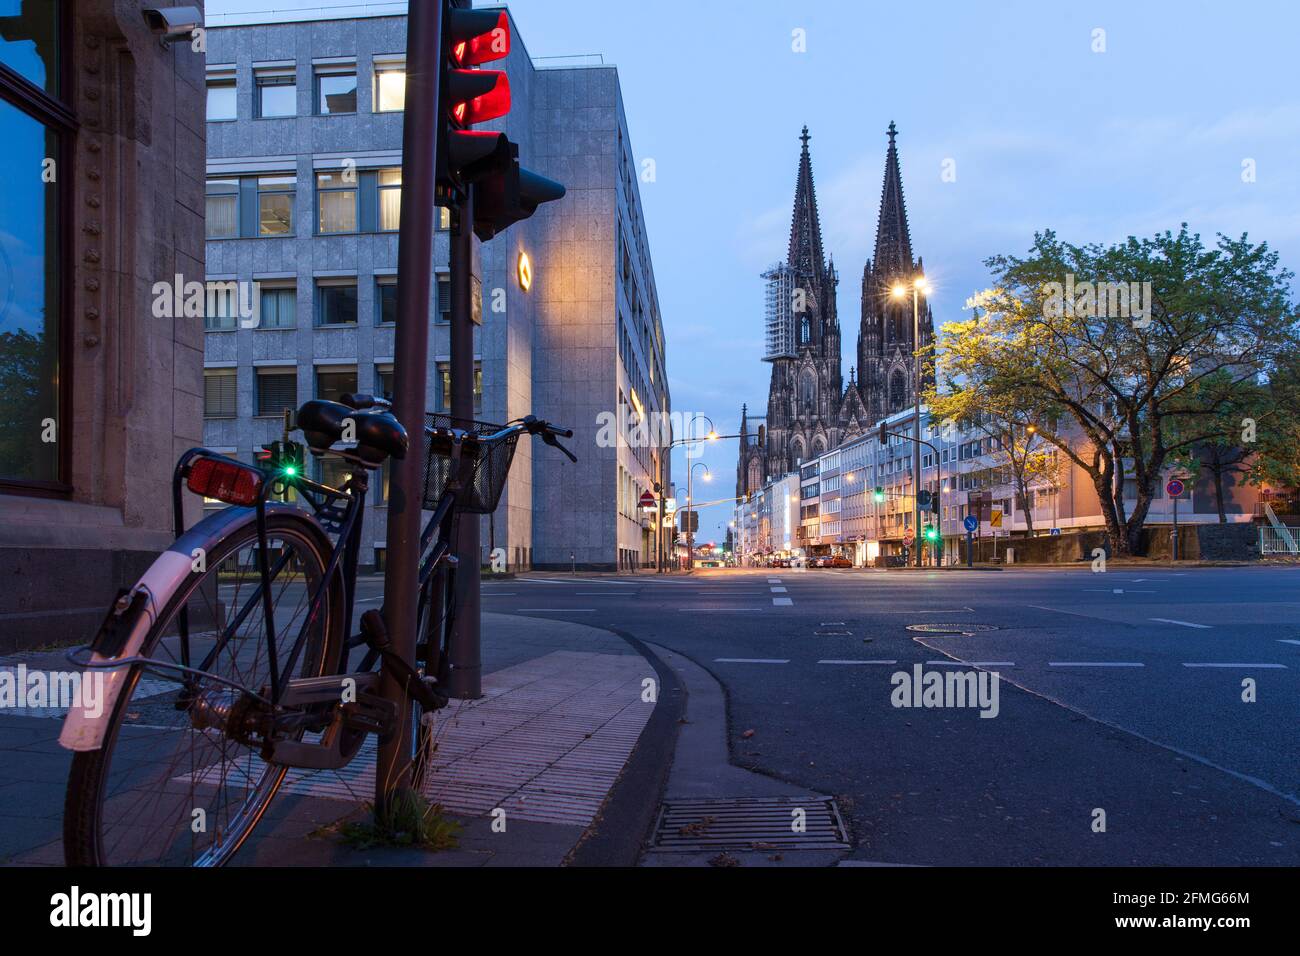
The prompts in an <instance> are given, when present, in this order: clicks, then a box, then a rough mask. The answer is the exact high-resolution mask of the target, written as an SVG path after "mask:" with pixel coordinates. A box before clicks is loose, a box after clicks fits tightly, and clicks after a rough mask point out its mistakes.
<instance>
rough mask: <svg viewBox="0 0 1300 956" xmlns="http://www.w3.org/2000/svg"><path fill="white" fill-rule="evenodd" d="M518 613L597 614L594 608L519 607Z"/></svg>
mask: <svg viewBox="0 0 1300 956" xmlns="http://www.w3.org/2000/svg"><path fill="white" fill-rule="evenodd" d="M515 610H516V611H554V612H555V613H556V614H568V613H569V612H570V611H583V612H586V611H590V612H591V613H592V614H594V613H596V609H595V608H594V607H517V608H515Z"/></svg>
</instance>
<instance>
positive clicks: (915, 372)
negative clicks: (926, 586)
mask: <svg viewBox="0 0 1300 956" xmlns="http://www.w3.org/2000/svg"><path fill="white" fill-rule="evenodd" d="M920 297H921V292H920V290H919V289H917V287H916V283H915V282H913V283H912V392H913V398H914V399H915V406H916V414H915V417H914V418H913V421H912V439H913V441H912V541H913V544H914V547H915V550H916V555H915V561H916V566H917V567H918V568H919V567H921V317H920Z"/></svg>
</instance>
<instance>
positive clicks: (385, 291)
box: [375, 276, 397, 325]
mask: <svg viewBox="0 0 1300 956" xmlns="http://www.w3.org/2000/svg"><path fill="white" fill-rule="evenodd" d="M375 307H376V310H377V313H378V314H377V316H376V318H377V321H378V322H379V324H380V325H395V324H397V277H396V276H384V277H382V278H379V279H376V280H375Z"/></svg>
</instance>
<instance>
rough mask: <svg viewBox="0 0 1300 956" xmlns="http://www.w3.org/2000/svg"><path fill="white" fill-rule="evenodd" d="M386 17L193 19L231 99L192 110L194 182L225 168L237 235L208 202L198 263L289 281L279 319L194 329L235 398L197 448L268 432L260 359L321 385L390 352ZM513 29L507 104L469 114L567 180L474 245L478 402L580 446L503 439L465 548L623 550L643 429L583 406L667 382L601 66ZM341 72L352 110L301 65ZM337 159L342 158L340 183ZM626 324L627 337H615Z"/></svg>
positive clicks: (605, 556) (651, 401)
mask: <svg viewBox="0 0 1300 956" xmlns="http://www.w3.org/2000/svg"><path fill="white" fill-rule="evenodd" d="M405 27H406V19H405V17H401V16H375V17H362V18H355V19H342V20H322V21H306V22H292V23H277V24H265V23H262V24H240V25H236V26H223V27H219V28H214V29H212V30H211V31H210V33H209V56H208V80H209V83H210V84H211V85H212V86H214V87H223V86H225V87H228V86H229V85H230V84H232V83H233V86H234V89H235V95H234V104H235V108H234V111H233V118H230V119H221V118H215V117H214V118H212V119H210V121H209V123H208V127H209V151H208V178H209V185H210V199H211V198H212V197H213V196H214V195H217V194H219V193H221V192H222V191H224V192H225V194H227V195H228V194H229V192H230V189H231V188H232V187H231V186H230V185H229V183H230V182H231V181H237V183H238V185H237V186H235V187H234V188H235V189H236V191H237V195H238V196H239V198H238V200H237V204H238V210H239V213H238V214H239V217H240V219H239V226H238V231H239V233H240V235H239V236H238V237H231V238H218V237H216V236H214V235H213V230H212V228H211V226H212V222H213V221H214V220H212V218H211V217H210V222H209V226H210V229H209V240H208V271H207V279H208V280H209V282H226V281H235V282H238V283H254V282H256V283H259V288H261V289H262V290H263V294H265V290H267V289H274V288H275V287H276V286H277V285H279V286H286V287H292V289H293V292H292V293H289V294H290V295H292V297H293V299H294V302H295V312H296V318H295V321H294V327H293V328H289V329H280V328H268V327H266V326H265V325H262V324H261V323H260V321H259V325H258V327H250V328H242V327H240V325H241V323H240V322H238V321H235V322H233V323H229V322H228V323H227V324H228V325H230V326H231V327H230V328H228V329H223V330H211V331H209V332H208V334H207V337H206V339H207V345H206V349H205V357H206V367H207V374H208V375H210V376H212V375H216V376H221V375H232V374H233V375H234V377H235V380H236V381H235V389H234V395H235V402H236V407H234V408H233V409H231V408H222V409H218V410H219V411H221V412H222V413H223V415H222V416H221V417H217V416H212V415H211V414H210V416H209V417H208V418H207V419H206V421H205V423H204V439H205V442H206V443H207V444H209V445H210V446H211V447H214V448H220V449H223V450H225V451H227V452H228V453H231V454H234V455H236V456H237V457H240V458H243V459H245V460H251V456H252V455H253V454H254V453H255V449H257V448H258V447H259V446H260V445H261V444H263V443H264V442H267V441H270V440H272V439H274V438H276V437H278V436H279V434H280V431H281V428H282V424H281V416H280V414H279V411H278V407H277V408H276V413H275V414H260V412H261V411H262V409H261V408H259V406H258V401H259V391H258V385H259V381H260V378H259V376H264V375H276V374H277V373H278V374H281V375H292V376H293V382H294V384H295V386H296V389H295V391H296V394H294V395H293V400H294V401H295V402H296V403H301V402H303V401H306V400H307V399H308V398H311V397H318V396H320V395H321V394H322V389H321V383H322V381H323V380H322V378H321V374H322V372H324V373H325V375H326V379H327V380H328V379H329V375H330V373H331V372H335V373H337V372H342V373H343V374H344V376H351V375H352V374H355V388H356V389H357V390H359V391H362V392H375V393H382V392H383V391H384V390H385V386H384V378H385V376H386V375H387V374H388V373H389V372H390V371H391V368H392V363H393V361H394V358H395V356H394V355H393V326H392V325H391V324H385V323H383V322H382V321H381V307H380V303H379V300H380V296H381V294H382V289H383V284H384V283H386V282H391V281H395V279H396V265H397V233H396V232H395V231H390V230H385V229H384V228H383V227H384V226H385V225H393V223H391V222H389V223H385V222H384V218H383V210H384V202H385V200H384V198H383V196H384V194H383V188H384V180H385V177H388V176H389V175H390V174H389V173H388V172H386V171H388V170H393V169H396V168H397V167H399V166H400V163H401V130H402V113H401V112H400V111H382V110H380V109H379V107H380V106H381V105H383V103H384V95H385V94H384V90H383V87H384V84H385V82H386V80H384V78H383V76H382V75H383V74H385V73H387V72H388V71H401V70H402V69H403V68H404V51H405V47H406V43H405ZM512 36H513V42H512V49H511V53H510V55H509V56H508V57H507V58H506V59H504V60H502V61H498V62H496V63H492V64H488V65H487V66H488V67H490V68H498V69H503V70H505V72H506V73H507V75H508V77H509V81H510V86H511V95H512V108H511V111H510V113H509V115H508V116H506V117H504V118H503V120H501V121H497V122H496V123H493V124H486V126H485V127H484V128H495V129H500V130H502V131H504V132H505V133H507V134H508V135H509V136H510V138H511V139H512V140H513V141H514V142H515V143H517V144H518V146H519V154H520V160H521V162H522V163H523V164H524V165H525V166H526V167H528V168H529V169H532V170H534V171H535V172H538V173H540V174H542V175H544V176H547V177H549V178H552V179H555V180H557V181H559V182H561V183H563V184H564V185H565V187H566V189H567V194H566V196H565V197H564V199H562V200H560V201H558V202H555V203H551V204H548V205H545V206H543V207H542V208H541V209H540V210H539V211H538V212H537V214H536V215H535V216H534V217H532V218H531V219H529V220H526V221H524V222H521V223H517V224H516V225H514V226H512V227H511V228H510V229H508V230H507V231H505V232H504V233H502V234H501V235H499V236H497V237H496V238H494V239H493V240H492V241H491V242H488V243H485V244H483V245H482V247H481V257H482V265H481V276H482V295H483V303H482V315H483V325H482V327H481V328H480V329H479V330H478V332H477V335H476V349H475V353H476V359H477V361H478V362H479V364H480V367H481V371H482V398H481V411H479V412H478V413H477V417H478V418H480V419H481V420H484V421H488V422H497V423H500V422H505V421H508V420H510V419H513V418H516V417H520V416H523V415H527V414H535V415H538V416H539V417H542V418H546V419H548V420H551V421H554V422H558V423H560V424H563V425H566V426H568V427H571V428H573V429H574V432H575V435H574V439H573V441H572V448H573V450H574V452H575V454H577V455H578V457H579V462H578V464H577V465H576V466H575V465H571V464H570V463H569V462H568V460H567V459H565V458H563V457H562V456H561V455H560V453H559V452H557V451H555V450H554V449H550V448H546V447H545V446H543V445H540V444H534V443H531V442H528V441H521V442H520V443H519V445H518V448H517V452H516V455H515V461H514V466H513V468H512V470H511V475H510V479H509V483H508V485H507V489H506V493H505V495H504V497H503V498H502V501H501V504H500V506H499V507H498V509H497V511H496V513H495V514H494V515H492V516H491V517H490V518H489V517H485V518H484V519H483V527H482V535H481V540H482V542H483V549H484V559H485V561H486V560H488V557H489V555H490V552H491V551H492V549H494V548H495V549H503V550H504V558H505V562H506V566H507V567H508V568H509V569H511V570H515V569H520V568H529V567H536V568H548V567H549V568H569V567H571V566H576V567H578V568H601V569H614V568H627V567H634V566H638V565H641V564H646V563H648V562H650V561H651V560H653V548H652V546H650V544H649V543H648V540H649V539H648V534H647V530H646V529H644V528H643V527H642V524H643V521H644V519H642V518H641V516H640V513H639V512H638V511H636V509H635V508H634V507H630V506H628V504H627V496H628V495H630V494H635V495H637V496H639V495H640V493H641V492H642V491H643V490H646V489H647V488H650V487H652V486H653V483H654V481H655V469H656V467H657V458H656V457H655V456H654V454H652V452H653V451H656V450H655V449H648V448H635V447H629V446H628V443H626V442H622V441H616V442H609V441H601V440H598V436H599V434H600V425H601V423H602V415H617V414H618V412H619V409H620V396H623V397H624V400H625V401H630V399H628V398H627V397H628V396H629V395H630V393H631V392H632V391H633V390H635V391H636V395H637V402H639V403H640V405H641V406H642V409H643V411H644V412H645V413H647V414H649V413H652V412H653V413H667V412H668V411H669V403H670V398H669V393H668V388H667V381H666V374H665V371H664V369H665V360H664V348H665V346H664V340H663V326H662V321H661V319H660V316H659V311H658V303H657V298H656V295H655V286H654V273H653V268H652V265H651V259H650V253H649V241H648V239H647V237H646V230H645V224H644V219H643V217H642V213H641V206H640V197H639V192H638V187H637V177H636V175H635V167H634V164H633V157H632V150H631V144H630V137H629V135H628V131H627V121H626V117H625V115H624V112H623V105H622V96H621V92H620V89H619V81H618V73H617V70H616V69H615V68H614V67H611V66H601V65H595V66H578V67H565V68H546V69H543V68H538V67H537V66H536V65H535V64H534V63H533V61H532V59H531V57H530V56H529V53H528V51H527V48H526V47H525V45H524V43H523V38H521V37H520V35H519V33H518V30H517V28H515V26H514V24H513V23H512ZM340 75H342V76H344V77H347V76H349V75H354V76H355V109H354V110H353V111H348V109H347V107H351V106H352V105H353V104H352V103H351V101H350V100H348V99H347V97H346V95H345V97H344V99H343V102H342V105H343V107H344V110H343V111H342V112H338V113H333V114H327V115H321V112H322V111H321V102H320V100H319V99H318V97H319V96H321V95H324V94H323V93H322V84H321V80H322V78H327V77H338V76H340ZM346 82H347V81H346V80H344V85H345V86H346ZM276 83H292V85H293V87H294V93H293V94H292V95H293V101H292V102H293V105H292V107H291V109H292V115H288V116H278V117H275V118H260V116H259V113H260V112H263V110H262V108H261V107H262V101H261V99H260V93H261V91H262V88H263V86H264V85H273V84H276ZM331 105H332V104H329V103H328V102H327V106H331ZM272 111H273V112H283V111H284V110H283V109H282V108H279V107H277V108H275V109H273V110H272ZM330 174H333V175H334V178H330V179H328V180H326V182H327V183H328V185H330V186H336V187H347V186H352V187H353V188H354V189H355V191H356V193H357V196H356V199H355V209H356V222H355V224H354V227H353V228H349V229H346V230H340V231H338V232H336V233H331V234H321V231H320V225H321V221H320V218H319V217H320V216H321V215H322V209H324V208H325V206H323V205H322V197H323V196H324V193H318V190H317V177H318V176H321V175H326V176H330ZM345 174H346V175H347V176H352V175H353V174H355V177H354V182H351V183H349V182H348V181H347V179H345V178H344V176H345ZM263 177H266V178H267V180H268V181H267V182H266V183H265V184H266V185H270V183H269V179H270V178H272V177H286V178H288V179H290V180H291V182H292V184H293V190H294V193H293V200H292V209H293V218H292V225H291V226H290V227H289V229H288V231H287V233H285V234H281V235H272V236H262V235H259V234H258V232H259V231H260V221H259V220H258V219H257V217H256V216H251V215H250V214H249V213H248V212H247V210H246V206H248V205H249V204H253V205H254V207H255V209H256V208H260V200H259V199H258V191H259V188H260V187H259V183H263ZM326 191H327V192H328V190H326ZM392 196H393V194H389V198H390V200H391V198H392ZM217 201H218V202H222V201H224V202H226V203H229V202H230V200H229V199H225V200H221V199H218V200H217ZM324 202H325V203H326V204H327V205H329V204H332V203H334V202H335V199H334V198H333V197H326V198H325V199H324ZM345 202H346V201H345ZM329 209H330V210H334V209H336V207H335V206H333V205H329ZM334 224H335V225H337V224H338V223H334ZM250 233H251V234H250ZM448 238H449V234H448V233H447V232H446V231H445V230H440V231H439V232H438V233H437V235H436V236H435V248H434V261H433V263H432V267H433V269H434V270H435V272H436V273H438V274H440V275H441V276H442V277H443V278H444V279H445V278H446V272H447V261H448V253H449V242H448ZM624 249H626V255H625V254H624ZM525 255H526V256H527V257H528V258H529V260H530V261H531V265H532V274H533V284H532V286H531V289H529V290H525V289H524V288H522V285H521V282H520V279H519V263H520V259H521V256H525ZM339 284H343V285H344V286H355V301H356V320H355V321H354V322H347V323H342V324H339V325H330V324H326V323H323V322H322V321H321V317H322V316H321V302H322V300H323V298H322V297H323V293H322V290H323V289H324V290H328V289H331V288H334V287H336V286H338V285H339ZM325 295H326V296H327V295H328V293H326V294H325ZM430 311H431V316H430V320H431V323H432V327H431V335H430V345H429V353H428V355H427V356H426V360H427V361H428V362H429V368H430V376H429V389H428V394H427V399H428V407H429V409H430V410H433V411H438V410H445V405H444V404H443V402H442V400H441V393H442V386H441V380H440V379H441V376H440V374H439V372H440V369H441V367H442V366H443V365H444V364H445V363H446V362H447V361H448V358H449V346H450V342H449V338H450V329H449V325H448V324H447V322H445V321H443V316H442V315H441V313H440V310H439V306H438V302H437V298H436V296H435V299H434V302H433V303H431V310H430ZM624 332H626V336H627V339H628V340H629V342H630V345H629V347H627V348H620V341H621V336H622V335H623V333H624ZM345 380H346V381H347V382H348V383H349V384H350V383H351V381H352V380H351V378H350V377H347V378H345ZM332 381H338V379H333V380H332ZM211 411H212V409H211V408H210V409H209V413H211ZM625 424H626V423H625V422H624V423H623V424H621V425H620V429H622V428H623V426H624V425H625ZM318 467H319V466H318ZM325 467H329V466H328V465H326V466H325ZM374 485H375V487H373V488H372V495H373V499H372V504H373V505H374V507H373V508H371V509H370V510H369V511H368V513H367V526H366V528H365V530H364V532H363V538H362V560H363V562H364V563H367V564H371V565H374V564H378V563H379V562H380V561H381V559H382V550H383V547H384V540H385V521H386V510H387V509H386V506H385V502H384V495H383V489H382V482H375V483H374Z"/></svg>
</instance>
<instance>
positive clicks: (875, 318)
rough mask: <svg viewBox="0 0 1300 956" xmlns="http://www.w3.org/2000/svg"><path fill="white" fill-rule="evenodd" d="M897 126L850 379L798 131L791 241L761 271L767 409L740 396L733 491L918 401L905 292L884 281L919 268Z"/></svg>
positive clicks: (929, 323)
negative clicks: (762, 411) (768, 370)
mask: <svg viewBox="0 0 1300 956" xmlns="http://www.w3.org/2000/svg"><path fill="white" fill-rule="evenodd" d="M897 135H898V130H897V129H896V128H895V126H894V124H893V123H890V124H889V130H888V136H889V147H888V150H887V152H886V154H885V181H884V185H883V187H882V188H881V193H880V215H879V219H878V221H877V225H876V245H875V250H874V254H873V257H872V258H871V259H869V260H867V263H866V265H865V266H864V267H863V270H862V315H861V319H860V321H859V324H858V353H857V364H856V365H855V366H853V367H851V368H850V369H849V381H848V384H847V385H845V384H844V380H843V376H842V374H841V371H840V324H839V316H838V314H837V310H836V304H835V289H836V286H837V285H839V276H838V274H837V273H836V271H835V262H834V259H833V258H831V257H826V256H825V255H824V253H823V250H822V232H821V221H820V220H819V218H818V215H817V192H816V189H815V188H814V186H813V173H812V157H811V155H810V154H809V151H808V141H809V139H810V138H811V137H810V136H809V135H808V127H806V126H805V127H804V129H803V133H802V135H801V136H800V137H799V139H800V142H801V143H802V144H803V146H802V149H801V150H800V153H799V172H798V174H797V177H796V179H795V187H794V213H793V216H792V217H791V221H790V248H789V251H788V253H787V255H786V260H785V262H783V263H778V264H777V265H775V266H773V267H772V268H771V269H769V270H768V271H767V272H765V273H764V274H763V278H765V279H766V280H767V282H768V288H767V319H766V321H767V347H766V353H765V355H764V358H763V360H764V361H765V362H768V363H770V364H771V366H772V380H771V384H770V385H769V387H768V396H767V414H766V415H765V416H762V415H759V416H755V415H751V414H750V413H749V408H748V407H747V406H746V407H743V408H742V410H741V420H740V435H741V439H740V461H739V463H738V466H737V470H736V494H737V495H738V496H739V497H742V498H743V497H744V496H745V495H746V494H748V493H749V492H752V491H757V490H758V489H760V488H762V487H763V485H764V484H766V483H767V482H768V481H769V480H771V479H773V478H779V477H781V476H782V475H784V474H787V473H788V472H790V471H793V470H794V469H795V468H797V467H798V466H799V464H800V463H801V462H803V461H807V460H809V459H812V458H816V457H818V456H819V455H822V454H824V453H825V452H827V451H830V450H831V449H833V448H837V447H839V445H841V444H842V443H843V442H845V441H847V440H849V439H851V438H855V437H857V436H858V435H861V434H862V433H863V432H865V431H867V430H869V429H872V428H874V427H875V425H876V423H877V422H878V421H880V419H882V418H885V417H886V416H888V415H892V414H893V413H894V412H897V411H900V410H902V409H905V408H908V407H910V406H912V405H913V404H914V403H915V394H916V391H915V390H916V386H917V383H916V382H915V381H914V376H913V368H912V356H913V353H914V350H915V347H916V344H915V343H914V342H913V338H912V331H913V330H912V297H911V295H908V296H906V297H904V298H902V299H897V298H894V297H893V296H892V295H891V290H892V289H893V288H894V286H896V285H898V284H900V283H901V284H903V285H906V286H908V287H909V289H910V287H911V283H912V280H913V279H914V278H915V277H916V276H918V275H921V274H922V273H923V272H924V269H923V267H922V264H921V260H920V259H919V258H918V259H913V258H912V240H911V237H910V236H909V235H908V230H907V210H906V208H905V207H904V204H903V181H902V175H901V173H900V170H899V164H898V148H897V146H896V144H895V142H894V139H895V137H896V136H897ZM920 335H921V348H922V349H925V348H928V347H929V345H930V343H931V342H932V341H933V339H934V315H933V313H932V312H931V309H930V304H929V302H927V301H925V300H924V299H922V300H921V307H920ZM923 384H928V383H923ZM755 425H757V428H756V430H754V431H752V432H751V428H754V427H755Z"/></svg>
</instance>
